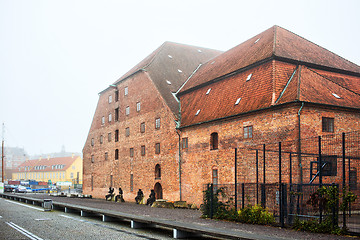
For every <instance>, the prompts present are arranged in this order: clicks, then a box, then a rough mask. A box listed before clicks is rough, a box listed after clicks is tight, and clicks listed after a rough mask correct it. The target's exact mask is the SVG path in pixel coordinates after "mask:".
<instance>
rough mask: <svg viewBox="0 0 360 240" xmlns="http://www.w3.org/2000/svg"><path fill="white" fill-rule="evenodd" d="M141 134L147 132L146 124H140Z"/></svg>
mask: <svg viewBox="0 0 360 240" xmlns="http://www.w3.org/2000/svg"><path fill="white" fill-rule="evenodd" d="M140 132H141V133H144V132H145V123H144V122H143V123H141V124H140Z"/></svg>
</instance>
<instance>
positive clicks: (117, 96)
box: [115, 90, 119, 102]
mask: <svg viewBox="0 0 360 240" xmlns="http://www.w3.org/2000/svg"><path fill="white" fill-rule="evenodd" d="M118 101H119V90H116V91H115V102H118Z"/></svg>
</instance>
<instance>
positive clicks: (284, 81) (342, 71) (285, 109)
mask: <svg viewBox="0 0 360 240" xmlns="http://www.w3.org/2000/svg"><path fill="white" fill-rule="evenodd" d="M293 46H296V48H295V47H293ZM162 51H163V52H164V50H162ZM204 51H205V50H204ZM155 52H156V51H155ZM165 52H166V51H165ZM198 53H199V52H198ZM164 54H165V59H167V60H169V59H173V58H170V57H173V56H172V55H170V54H167V53H164ZM217 54H218V52H217V53H216V54H215V52H214V55H212V56H209V57H208V59H210V60H209V61H208V62H206V63H205V62H204V63H202V64H201V65H198V66H196V65H193V66H192V68H193V69H192V70H194V72H191V71H189V72H188V73H186V75H187V78H184V79H182V80H181V81H180V82H181V84H179V85H177V87H175V88H174V89H172V90H171V93H175V92H178V91H179V90H180V92H179V93H178V94H177V97H178V98H179V99H180V103H181V112H180V115H177V111H178V109H177V108H176V106H175V105H176V103H175V104H172V103H170V102H169V101H168V100H167V98H166V96H165V94H164V93H163V92H162V91H161V90H159V89H161V87H159V86H157V85H156V81H154V80H153V79H154V76H151V72H144V71H140V72H136V71H134V70H131V71H130V74H129V75H127V74H125V76H124V77H123V78H121V79H120V81H118V82H117V83H116V84H115V85H114V87H110V88H108V89H106V90H105V91H103V92H102V93H101V94H100V99H99V104H98V107H97V110H96V113H95V116H94V120H93V124H92V126H91V129H90V132H89V136H88V139H87V142H86V144H85V147H84V192H85V193H87V194H92V195H93V196H95V197H103V196H104V195H105V194H106V192H107V188H108V187H109V186H110V185H112V186H115V187H118V186H121V187H122V188H123V189H124V192H125V198H126V199H127V200H130V201H133V199H134V197H135V194H136V191H137V189H138V188H142V189H143V190H145V194H147V192H148V191H149V189H153V188H155V187H156V186H155V185H158V184H161V187H162V190H163V196H162V197H163V198H165V199H168V200H179V199H180V198H181V199H182V200H186V201H188V202H195V203H197V204H200V203H201V202H202V190H203V184H206V183H209V182H214V183H219V184H220V183H234V171H235V168H234V164H233V162H234V148H235V147H236V148H242V147H245V146H253V145H255V144H259V143H265V142H278V141H295V142H296V141H298V139H303V138H308V137H313V136H317V135H326V134H329V133H340V132H348V131H354V130H360V127H359V125H360V124H359V122H360V114H359V108H360V94H359V93H360V89H359V86H360V84H359V81H360V78H359V76H360V68H359V67H358V66H357V65H355V64H353V63H350V62H348V61H346V60H344V59H342V58H341V57H339V56H337V55H335V54H333V53H331V52H329V51H327V50H326V49H323V48H321V47H319V46H318V45H315V44H313V43H311V42H309V41H307V40H305V39H303V38H301V37H299V36H297V35H295V34H293V33H291V32H288V31H287V30H285V29H282V28H280V27H277V26H274V27H272V28H270V29H269V30H267V31H265V32H263V33H260V34H259V35H257V36H255V37H253V38H251V39H249V40H248V41H246V42H244V43H242V44H240V45H238V46H237V47H235V48H233V49H231V50H229V51H227V52H225V53H223V54H220V55H218V56H217V57H215V58H213V59H211V58H212V57H214V56H215V55H217ZM155 55H156V54H155ZM150 58H151V57H150ZM208 59H207V60H208ZM144 61H146V59H145V60H144ZM162 62H163V63H164V64H165V65H162V66H160V67H159V68H157V70H160V71H162V72H164V75H166V73H167V68H168V65H167V64H169V62H168V61H162ZM179 64H180V65H178V69H176V68H175V69H174V70H175V71H174V72H176V70H180V69H182V67H181V66H182V64H185V62H180V63H179ZM140 65H141V64H140ZM135 69H136V68H135ZM134 72H136V73H135V74H133V73H134ZM152 77H153V78H152ZM173 77H174V76H173V75H171V76H170V75H169V76H168V78H167V77H164V76H161V77H157V78H159V79H164V78H165V79H167V81H170V82H173V81H174V80H173ZM185 81H186V84H185V85H184V86H182V83H185ZM140 82H141V84H140ZM163 82H164V81H163ZM135 86H136V87H135ZM125 87H128V91H129V95H128V96H124V95H125V94H124V93H123V91H124V89H125ZM134 89H136V91H134ZM116 91H118V94H119V101H118V102H116V101H112V102H111V103H109V95H112V96H113V97H112V98H113V99H114V98H116V97H115V95H116V94H115V92H116ZM130 93H132V94H131V95H130ZM145 99H146V103H145ZM137 102H141V110H140V112H136V103H137ZM127 106H130V113H129V115H126V107H127ZM174 106H175V107H174ZM114 109H120V113H119V115H118V116H119V119H118V121H117V122H116V123H115V122H111V123H108V114H109V113H111V112H112V111H114ZM102 116H105V117H106V122H105V123H104V124H103V125H102V124H101V119H102ZM158 118H160V119H161V127H160V129H156V128H155V119H158ZM179 120H180V121H179ZM175 121H177V122H178V123H179V122H181V125H180V126H179V125H176V123H175ZM143 122H145V124H146V126H145V129H146V130H145V133H142V132H141V129H140V128H141V126H140V125H141V123H143ZM324 126H325V128H324ZM127 128H128V129H130V135H129V132H128V133H127V132H126V131H128V130H126V129H127ZM116 130H119V132H120V136H119V140H118V142H115V141H114V140H113V136H112V137H111V141H110V142H109V141H108V140H107V137H108V134H109V133H110V134H114V133H115V132H116ZM178 134H179V135H178ZM127 135H129V136H127ZM101 136H103V139H106V140H103V143H102V144H101V143H100V137H101ZM179 136H180V139H181V147H180V151H179ZM92 139H94V140H93V141H94V144H93V146H91V145H92ZM156 144H158V145H156ZM141 146H145V149H146V154H145V156H142V155H141ZM159 146H160V153H158V150H156V148H157V147H159ZM293 148H294V151H297V150H298V149H297V148H299V145H298V144H295V146H294V147H293ZM116 149H118V154H119V160H114V158H115V156H114V155H115V152H114V151H115V150H116ZM130 149H133V157H130ZM155 151H157V153H155ZM106 153H107V159H108V160H106V157H105V156H106ZM92 161H93V162H92ZM248 161H249V162H248ZM297 161H299V160H297ZM295 164H297V165H299V162H297V163H295ZM179 165H180V169H181V172H179ZM159 166H160V169H161V171H160V172H161V175H160V177H159V175H158V174H159ZM238 171H239V172H240V173H239V178H238V180H239V181H241V182H254V166H253V165H251V164H250V160H246V161H242V162H241V163H239V165H238ZM299 171H300V170H299V169H297V172H296V173H295V175H296V176H297V178H298V179H299V181H300V173H299ZM269 172H270V173H271V169H270V170H269ZM275 175H276V174H275V171H274V174H272V177H271V174H270V176H269V178H268V181H269V182H276V177H275ZM180 183H181V184H180ZM180 186H181V188H180ZM180 194H181V197H180Z"/></svg>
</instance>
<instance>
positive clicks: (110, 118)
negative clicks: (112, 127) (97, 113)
mask: <svg viewBox="0 0 360 240" xmlns="http://www.w3.org/2000/svg"><path fill="white" fill-rule="evenodd" d="M111 120H112V115H111V113H109V122H111Z"/></svg>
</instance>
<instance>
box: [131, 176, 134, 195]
mask: <svg viewBox="0 0 360 240" xmlns="http://www.w3.org/2000/svg"><path fill="white" fill-rule="evenodd" d="M133 191H134V175H133V174H132V173H131V174H130V192H133Z"/></svg>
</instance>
